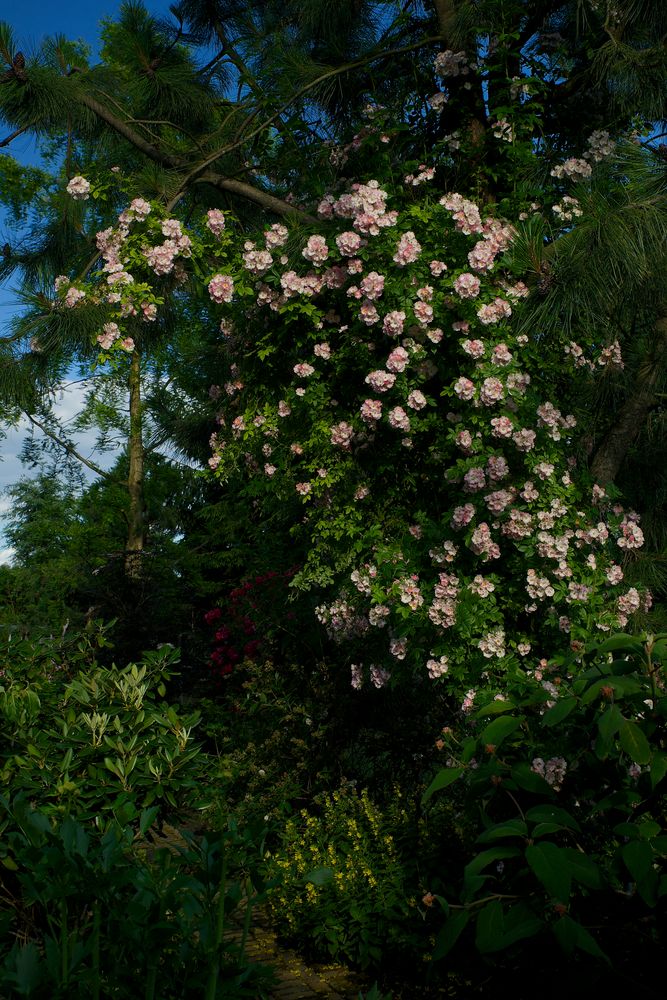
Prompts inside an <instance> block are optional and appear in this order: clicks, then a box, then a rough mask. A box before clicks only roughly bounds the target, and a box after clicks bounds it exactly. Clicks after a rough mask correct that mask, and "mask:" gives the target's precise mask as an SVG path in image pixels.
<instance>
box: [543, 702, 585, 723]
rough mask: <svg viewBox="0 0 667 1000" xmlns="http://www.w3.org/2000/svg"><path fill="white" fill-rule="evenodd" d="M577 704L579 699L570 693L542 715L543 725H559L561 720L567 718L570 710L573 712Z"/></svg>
mask: <svg viewBox="0 0 667 1000" xmlns="http://www.w3.org/2000/svg"><path fill="white" fill-rule="evenodd" d="M576 706H577V699H576V698H575V697H573V696H572V695H570V696H569V697H567V698H560V699H559V700H558V701H557V702H556V704H555V705H553V706H552V707H551V708H550V709H549V710H548V711H546V712H545V713H544V715H543V716H542V725H543V726H557V725H558V723H559V722H562V721H563V719H566V718H567V717H568V715H569V714H570V712H572V711H573V710H574V709H575V708H576Z"/></svg>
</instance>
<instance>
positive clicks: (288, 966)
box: [225, 913, 370, 1000]
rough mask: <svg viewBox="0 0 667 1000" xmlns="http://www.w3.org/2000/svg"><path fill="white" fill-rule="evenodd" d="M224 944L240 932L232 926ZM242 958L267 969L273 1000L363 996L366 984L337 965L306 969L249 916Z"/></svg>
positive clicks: (342, 999) (260, 922) (257, 918)
mask: <svg viewBox="0 0 667 1000" xmlns="http://www.w3.org/2000/svg"><path fill="white" fill-rule="evenodd" d="M225 937H226V939H227V940H228V941H235V942H237V941H239V940H240V937H241V930H240V928H239V927H237V926H233V927H231V928H230V930H229V931H228V932H227V934H226V935H225ZM245 954H246V957H247V958H248V959H249V960H250V961H252V962H258V963H266V964H267V965H270V966H271V967H272V968H273V970H274V972H275V975H276V980H277V983H276V985H275V986H274V987H273V988H272V990H271V994H270V995H271V997H273V998H275V1000H311V998H313V997H330V998H331V1000H356V998H357V997H358V996H359V994H360V993H362V994H365V993H366V991H367V990H368V989H369V988H370V986H369V984H368V983H367V982H365V981H364V980H362V979H361V977H359V976H357V975H356V974H355V973H353V972H351V971H350V970H349V969H346V968H344V967H343V966H340V965H308V964H307V963H306V962H305V961H304V960H303V958H302V957H301V956H300V955H299V954H298V953H297V952H295V951H293V950H292V949H291V948H285V947H283V946H282V945H280V944H279V943H278V940H277V937H276V934H275V932H274V931H273V930H271V928H270V927H269V926H268V925H267V924H266V923H265V921H264V920H263V919H262V915H261V914H256V913H253V923H252V925H251V928H250V931H249V933H248V938H247V940H246V947H245Z"/></svg>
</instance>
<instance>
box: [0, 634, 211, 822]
mask: <svg viewBox="0 0 667 1000" xmlns="http://www.w3.org/2000/svg"><path fill="white" fill-rule="evenodd" d="M42 652H43V651H42ZM177 660H178V653H177V651H176V650H175V649H173V647H169V646H165V647H163V648H162V649H161V650H159V651H157V652H156V653H150V654H147V655H146V657H145V659H144V662H143V664H141V665H140V666H137V665H135V664H130V665H129V666H127V667H124V668H119V667H115V666H112V667H110V668H103V667H100V666H97V665H94V664H93V665H90V666H88V668H87V669H86V670H85V671H81V672H79V673H78V674H76V675H74V676H71V675H72V667H71V666H70V665H69V664H63V665H62V666H61V665H60V664H54V665H53V666H52V669H51V670H50V671H48V672H46V673H43V671H44V661H43V659H42V658H40V659H39V660H37V661H33V660H30V661H29V662H27V663H26V662H25V661H22V660H18V661H15V663H14V665H13V666H11V667H7V668H5V671H4V675H3V677H2V679H1V680H0V718H2V721H3V730H4V741H3V744H2V745H0V774H1V776H2V780H3V783H4V785H5V787H7V786H11V788H12V791H13V793H14V794H16V793H17V792H19V791H24V792H25V793H26V794H27V795H29V796H30V798H31V800H32V801H35V802H37V803H38V804H39V805H40V807H42V808H44V810H45V811H46V812H47V813H48V812H52V811H55V812H59V813H62V814H65V813H70V814H72V815H76V816H78V817H79V818H82V819H93V818H95V817H101V818H102V821H103V822H104V821H106V820H108V819H109V818H110V816H111V815H113V814H114V813H117V812H118V810H122V809H123V808H124V807H125V806H126V805H127V804H130V803H131V804H132V805H134V806H136V807H138V808H143V807H146V806H150V805H152V804H153V803H159V802H163V803H164V804H165V805H166V806H167V807H171V808H175V807H176V806H179V805H180V806H184V805H187V806H193V805H196V803H197V801H198V799H199V798H200V795H201V793H200V792H198V786H199V784H200V779H201V778H202V776H203V774H204V771H205V766H206V765H205V760H204V759H203V757H202V755H201V752H200V750H199V747H198V746H197V745H196V744H195V743H194V742H193V740H192V738H191V731H192V728H193V726H194V725H195V724H196V722H197V721H198V715H197V714H196V713H193V714H191V715H189V716H186V717H184V718H181V717H180V716H179V715H178V713H177V711H176V710H175V709H174V708H173V707H172V706H169V705H167V704H166V703H165V702H164V701H163V700H162V699H163V698H164V695H165V693H166V688H165V680H166V679H167V678H168V677H169V675H170V673H171V671H172V670H173V667H174V666H175V664H176V662H177ZM68 675H70V676H71V679H70V680H69V681H68V680H67V678H68Z"/></svg>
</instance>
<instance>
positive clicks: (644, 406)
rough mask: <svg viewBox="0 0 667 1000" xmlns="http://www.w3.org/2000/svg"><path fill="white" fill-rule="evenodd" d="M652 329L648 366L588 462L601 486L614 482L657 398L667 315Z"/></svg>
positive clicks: (665, 348)
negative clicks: (654, 337)
mask: <svg viewBox="0 0 667 1000" xmlns="http://www.w3.org/2000/svg"><path fill="white" fill-rule="evenodd" d="M655 331H656V334H657V335H658V336H657V340H656V343H655V345H654V349H653V351H652V352H651V353H652V355H653V356H652V357H651V358H650V359H647V365H645V366H643V371H640V372H639V374H638V376H637V380H636V382H635V385H634V386H633V389H632V392H631V393H630V396H629V397H628V399H627V400H626V402H625V404H624V405H623V406H622V407H621V411H620V413H619V414H618V417H617V418H616V421H615V423H614V425H613V427H611V428H610V430H609V431H608V433H607V435H606V436H605V438H604V440H603V441H602V443H601V444H600V446H599V448H598V449H597V451H596V453H595V456H594V458H593V461H592V463H591V475H592V476H593V478H594V479H595V481H596V482H597V483H600V484H601V485H603V486H604V485H606V484H607V483H613V482H614V481H615V479H616V477H617V476H618V473H619V471H620V468H621V465H622V464H623V460H624V459H625V456H626V455H627V453H628V451H629V450H630V447H631V446H632V444H633V442H634V440H635V438H636V437H637V435H638V434H639V433H640V431H641V430H642V428H643V427H644V425H645V423H646V419H647V417H648V415H649V412H650V411H651V409H652V407H653V406H654V405H655V403H656V401H657V396H656V387H657V384H658V381H659V378H660V375H661V372H662V369H663V366H664V360H665V355H666V354H667V316H665V315H663V316H661V317H660V318H659V319H658V320H657V322H656V324H655Z"/></svg>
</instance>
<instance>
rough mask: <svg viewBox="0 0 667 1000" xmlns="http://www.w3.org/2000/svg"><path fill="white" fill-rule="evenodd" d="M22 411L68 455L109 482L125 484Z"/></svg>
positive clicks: (25, 411)
mask: <svg viewBox="0 0 667 1000" xmlns="http://www.w3.org/2000/svg"><path fill="white" fill-rule="evenodd" d="M23 413H24V415H25V416H26V417H27V418H28V420H29V421H30V423H31V424H33V425H34V426H35V427H39V429H40V431H42V433H43V434H45V435H46V436H47V437H48V438H50V439H51V440H52V441H55V443H56V444H57V445H59V446H60V447H61V448H63V449H64V450H65V451H66V452H67V453H68V455H72V456H73V457H74V458H76V459H77V460H78V461H79V462H81V463H82V464H83V465H85V466H86V467H87V468H88V469H90V470H91V471H92V472H94V473H96V475H98V476H101V477H102V478H103V479H106V480H107V481H108V482H110V483H120V484H121V485H123V486H124V485H126V484H125V483H124V482H123V481H122V480H119V479H117V478H116V477H115V476H114V475H112V474H111V473H110V472H106V471H105V470H104V469H102V468H100V466H99V465H96V464H95V462H91V461H90V459H88V458H85V457H84V456H83V455H82V454H81V453H80V452H78V451H77V450H76V448H75V447H74V445H72V444H70V443H69V441H65V440H64V438H61V437H59V436H58V435H57V434H55V433H54V432H53V431H52V430H49V428H48V427H46V426H45V425H44V424H43V423H42V422H41V421H40V420H38V419H37V418H36V417H33V416H32V414H30V413H28V411H27V410H23Z"/></svg>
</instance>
